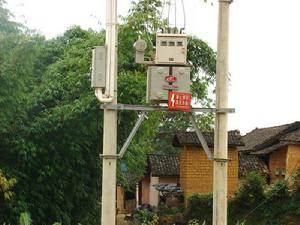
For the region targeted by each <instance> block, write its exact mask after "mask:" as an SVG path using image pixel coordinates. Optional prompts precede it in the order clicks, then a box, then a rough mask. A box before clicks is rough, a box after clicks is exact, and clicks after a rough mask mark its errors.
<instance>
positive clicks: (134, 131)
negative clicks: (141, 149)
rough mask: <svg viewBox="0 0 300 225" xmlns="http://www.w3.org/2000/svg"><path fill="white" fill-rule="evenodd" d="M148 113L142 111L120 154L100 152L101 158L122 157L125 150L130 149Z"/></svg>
mask: <svg viewBox="0 0 300 225" xmlns="http://www.w3.org/2000/svg"><path fill="white" fill-rule="evenodd" d="M146 114H147V113H146V112H142V114H141V115H140V117H139V118H138V120H137V121H136V123H135V125H134V127H133V128H132V130H131V132H130V134H129V136H128V138H127V139H126V141H125V143H124V144H123V146H122V148H121V150H120V152H119V154H116V155H103V154H100V158H103V159H115V158H119V159H122V158H123V156H124V154H125V152H126V150H127V149H128V146H129V145H130V143H131V141H132V139H133V137H134V135H135V134H136V132H137V131H138V129H139V128H140V126H141V124H142V122H143V120H144V119H145V117H146Z"/></svg>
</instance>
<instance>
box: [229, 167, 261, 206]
mask: <svg viewBox="0 0 300 225" xmlns="http://www.w3.org/2000/svg"><path fill="white" fill-rule="evenodd" d="M265 187H266V180H265V178H264V177H262V176H261V175H259V174H258V173H255V172H250V173H249V174H248V175H247V176H246V179H245V181H244V182H243V184H242V185H241V187H240V188H239V191H238V193H237V194H236V196H235V200H234V203H233V204H234V205H236V206H237V208H245V209H246V208H248V207H252V206H256V205H257V204H259V203H260V202H262V201H263V200H264V199H265V193H264V190H265ZM248 209H249V208H248Z"/></svg>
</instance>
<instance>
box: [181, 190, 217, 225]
mask: <svg viewBox="0 0 300 225" xmlns="http://www.w3.org/2000/svg"><path fill="white" fill-rule="evenodd" d="M212 210H213V196H212V194H193V195H192V196H191V197H189V198H188V207H187V211H186V214H185V218H186V220H187V221H190V220H193V219H195V221H199V222H200V224H202V223H203V222H204V221H206V224H207V225H208V224H211V223H212Z"/></svg>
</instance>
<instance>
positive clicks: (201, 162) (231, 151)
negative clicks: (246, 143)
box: [173, 131, 243, 199]
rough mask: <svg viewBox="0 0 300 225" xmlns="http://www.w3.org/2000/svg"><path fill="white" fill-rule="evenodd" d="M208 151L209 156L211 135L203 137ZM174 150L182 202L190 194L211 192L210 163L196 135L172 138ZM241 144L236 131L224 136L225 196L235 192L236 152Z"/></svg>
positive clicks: (207, 134) (211, 162)
mask: <svg viewBox="0 0 300 225" xmlns="http://www.w3.org/2000/svg"><path fill="white" fill-rule="evenodd" d="M204 137H205V139H206V142H207V144H208V147H210V149H211V151H212V152H213V145H214V134H213V133H206V134H204ZM173 145H174V146H175V147H180V148H181V150H180V185H181V188H182V190H183V193H184V197H185V199H187V197H189V196H190V195H192V194H193V193H211V192H212V191H213V161H210V160H209V159H208V158H207V156H206V154H205V152H204V150H203V149H202V147H201V144H200V142H199V140H198V138H197V135H196V133H194V132H186V133H180V134H176V135H175V137H174V140H173ZM242 145H243V142H242V139H241V135H240V133H239V131H229V132H228V158H229V159H230V161H229V163H228V194H229V195H232V194H233V193H234V192H236V191H237V190H238V186H239V185H238V183H239V182H238V170H239V169H238V167H239V166H238V150H237V147H239V146H242Z"/></svg>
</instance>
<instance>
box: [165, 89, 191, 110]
mask: <svg viewBox="0 0 300 225" xmlns="http://www.w3.org/2000/svg"><path fill="white" fill-rule="evenodd" d="M191 100H192V95H191V94H190V93H183V92H175V91H170V92H169V95H168V108H169V110H181V111H190V110H191Z"/></svg>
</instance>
